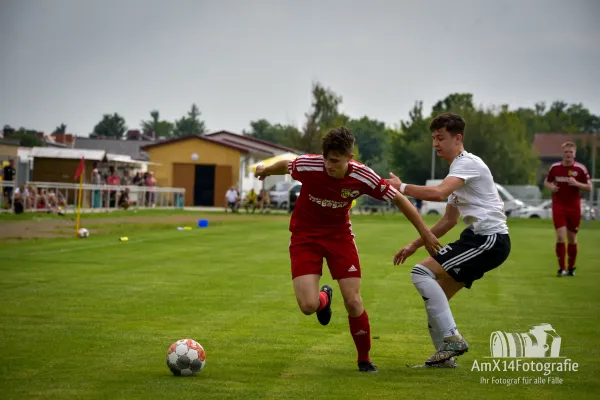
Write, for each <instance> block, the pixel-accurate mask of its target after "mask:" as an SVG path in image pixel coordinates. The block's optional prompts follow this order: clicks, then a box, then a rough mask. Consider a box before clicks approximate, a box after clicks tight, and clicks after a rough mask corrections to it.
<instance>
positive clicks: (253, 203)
mask: <svg viewBox="0 0 600 400" xmlns="http://www.w3.org/2000/svg"><path fill="white" fill-rule="evenodd" d="M257 206H258V196H257V195H256V192H255V191H254V188H252V189H250V191H249V192H248V195H247V196H246V204H245V207H246V212H247V213H248V212H250V207H252V214H254V211H255V210H256V207H257Z"/></svg>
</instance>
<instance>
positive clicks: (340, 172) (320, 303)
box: [255, 127, 442, 372]
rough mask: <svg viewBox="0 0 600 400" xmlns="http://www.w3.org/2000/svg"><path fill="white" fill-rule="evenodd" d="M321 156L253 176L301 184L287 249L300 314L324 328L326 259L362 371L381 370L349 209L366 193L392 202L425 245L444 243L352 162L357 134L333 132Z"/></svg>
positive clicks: (327, 296)
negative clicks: (373, 349)
mask: <svg viewBox="0 0 600 400" xmlns="http://www.w3.org/2000/svg"><path fill="white" fill-rule="evenodd" d="M322 145H323V146H322V147H323V154H322V155H303V156H300V157H298V158H296V159H295V160H294V161H285V160H284V161H279V162H277V163H276V164H273V165H272V166H270V167H266V168H265V167H264V166H258V167H257V168H256V173H255V176H256V177H258V178H260V179H261V180H263V179H264V178H265V177H267V176H270V175H284V174H287V173H290V174H291V175H292V178H294V179H295V180H298V181H300V182H302V189H301V191H300V196H299V197H298V200H297V201H296V205H295V207H294V211H293V213H292V217H291V219H290V227H289V229H290V232H291V233H292V237H291V241H290V246H289V251H290V258H291V270H292V279H293V285H294V292H295V294H296V299H297V301H298V306H299V307H300V310H301V311H302V312H303V313H304V314H306V315H311V314H313V313H315V312H316V313H317V319H318V321H319V322H320V323H321V324H322V325H327V324H328V323H329V321H330V319H331V300H332V296H333V289H332V288H331V286H329V285H323V287H322V288H321V290H320V291H319V280H320V278H321V275H322V273H323V258H325V259H326V260H327V266H328V267H329V272H330V273H331V277H332V278H333V279H334V280H337V281H338V284H339V287H340V291H341V293H342V297H343V299H344V306H345V307H346V310H347V312H348V322H349V324H350V333H351V334H352V338H353V339H354V344H355V346H356V350H357V352H358V369H359V371H361V372H377V367H375V365H374V364H373V363H372V362H371V359H370V356H369V352H370V350H371V328H370V324H369V317H368V315H367V312H366V311H365V309H364V307H363V302H362V298H361V296H360V278H361V265H360V261H359V257H358V250H357V248H356V243H355V242H354V234H353V233H352V227H351V224H350V218H349V215H348V211H349V210H350V206H351V204H352V201H353V200H354V199H356V198H358V197H359V196H361V195H363V194H366V195H369V196H371V197H374V198H376V199H379V200H385V201H389V202H393V203H394V204H395V205H396V206H397V207H398V208H399V209H400V211H402V213H403V214H404V215H405V216H406V217H407V218H408V220H409V221H410V222H411V223H412V224H413V225H414V226H415V228H416V229H417V231H418V232H419V234H420V235H421V237H422V238H423V241H424V243H425V247H426V248H427V250H428V251H429V252H430V253H431V254H435V253H436V252H437V250H438V249H440V248H441V247H442V246H441V245H440V243H439V241H438V240H437V238H436V237H435V236H434V235H433V234H432V233H431V231H430V230H429V228H427V226H426V225H425V223H424V222H423V220H422V219H421V216H420V215H419V213H418V212H417V210H416V209H415V207H414V206H413V205H412V204H411V203H410V201H409V200H408V199H407V198H406V197H404V196H403V195H402V194H400V193H399V192H398V191H397V190H396V189H394V188H393V187H392V186H390V185H389V184H388V183H387V182H386V181H385V180H383V179H382V178H381V177H380V176H379V175H377V174H376V173H375V172H373V170H371V169H370V168H369V167H367V166H365V165H363V164H361V163H359V162H356V161H354V160H353V159H352V158H353V156H354V153H353V151H354V136H353V135H352V133H351V132H350V131H349V130H348V129H346V128H344V127H341V128H336V129H333V130H331V131H330V132H329V133H328V134H327V135H326V136H325V137H324V138H323V144H322Z"/></svg>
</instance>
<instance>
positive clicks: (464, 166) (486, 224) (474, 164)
mask: <svg viewBox="0 0 600 400" xmlns="http://www.w3.org/2000/svg"><path fill="white" fill-rule="evenodd" d="M448 176H455V177H457V178H460V179H463V180H464V182H465V183H464V185H463V186H461V187H460V188H458V189H456V190H455V191H454V192H453V193H452V194H451V195H450V196H449V197H448V203H449V204H451V205H453V206H455V207H457V208H458V210H459V211H460V215H461V216H462V217H463V221H464V223H465V224H466V225H468V227H469V228H471V229H472V230H473V232H475V234H477V235H493V234H495V233H500V234H508V226H507V225H506V214H505V213H504V202H503V201H502V199H501V198H500V194H499V193H498V189H497V188H496V184H495V183H494V177H493V176H492V173H491V172H490V169H489V168H488V166H487V165H485V163H484V162H483V160H482V159H481V158H479V157H477V156H476V155H474V154H471V153H469V152H466V151H463V152H462V153H460V154H459V155H458V156H457V157H456V158H455V159H454V161H452V164H450V172H449V173H448Z"/></svg>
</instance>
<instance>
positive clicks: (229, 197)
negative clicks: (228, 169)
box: [225, 186, 240, 212]
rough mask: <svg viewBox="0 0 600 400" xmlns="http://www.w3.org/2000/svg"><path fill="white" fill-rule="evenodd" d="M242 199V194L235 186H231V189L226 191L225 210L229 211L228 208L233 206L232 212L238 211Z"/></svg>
mask: <svg viewBox="0 0 600 400" xmlns="http://www.w3.org/2000/svg"><path fill="white" fill-rule="evenodd" d="M239 201H240V196H239V195H238V192H237V190H235V187H233V186H232V187H230V188H229V190H228V191H227V192H226V193H225V203H226V204H227V207H225V212H227V209H228V208H231V212H237V210H238V203H239Z"/></svg>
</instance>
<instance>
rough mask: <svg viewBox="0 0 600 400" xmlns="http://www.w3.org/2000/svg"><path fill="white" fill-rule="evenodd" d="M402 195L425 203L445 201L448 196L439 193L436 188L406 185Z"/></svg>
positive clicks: (438, 189)
mask: <svg viewBox="0 0 600 400" xmlns="http://www.w3.org/2000/svg"><path fill="white" fill-rule="evenodd" d="M404 194H405V195H407V196H411V197H414V198H415V199H421V200H427V201H445V200H446V199H447V198H448V196H447V195H445V194H444V193H442V192H441V190H440V188H439V187H438V186H417V185H406V188H404Z"/></svg>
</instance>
